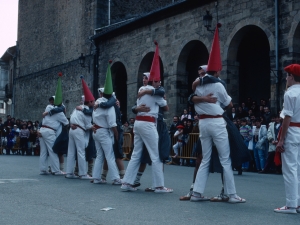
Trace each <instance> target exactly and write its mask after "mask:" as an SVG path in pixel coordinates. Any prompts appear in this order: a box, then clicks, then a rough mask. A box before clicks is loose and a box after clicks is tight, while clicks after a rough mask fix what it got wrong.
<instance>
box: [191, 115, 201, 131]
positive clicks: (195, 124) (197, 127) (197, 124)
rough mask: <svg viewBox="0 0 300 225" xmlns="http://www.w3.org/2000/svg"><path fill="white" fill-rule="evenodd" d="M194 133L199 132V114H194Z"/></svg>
mask: <svg viewBox="0 0 300 225" xmlns="http://www.w3.org/2000/svg"><path fill="white" fill-rule="evenodd" d="M192 133H199V119H198V116H194V122H193V130H192Z"/></svg>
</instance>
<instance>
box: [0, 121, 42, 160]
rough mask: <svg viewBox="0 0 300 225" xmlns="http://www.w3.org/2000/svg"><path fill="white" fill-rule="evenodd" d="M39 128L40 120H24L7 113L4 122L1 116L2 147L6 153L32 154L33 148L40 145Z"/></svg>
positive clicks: (0, 136) (0, 145)
mask: <svg viewBox="0 0 300 225" xmlns="http://www.w3.org/2000/svg"><path fill="white" fill-rule="evenodd" d="M38 129H39V121H35V122H32V121H23V120H20V119H15V118H12V117H11V116H10V115H7V118H6V120H5V121H4V122H3V121H2V118H0V140H1V143H0V147H1V149H2V150H3V148H5V150H6V152H5V153H6V155H10V154H11V153H13V154H22V155H32V154H33V148H34V147H35V148H36V147H38V146H39V139H38V137H37V130H38ZM15 147H17V148H15ZM35 154H37V153H36V152H35Z"/></svg>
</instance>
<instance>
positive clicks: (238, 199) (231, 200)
mask: <svg viewBox="0 0 300 225" xmlns="http://www.w3.org/2000/svg"><path fill="white" fill-rule="evenodd" d="M228 202H229V203H245V202H246V199H244V198H241V197H239V196H236V197H231V198H229V200H228Z"/></svg>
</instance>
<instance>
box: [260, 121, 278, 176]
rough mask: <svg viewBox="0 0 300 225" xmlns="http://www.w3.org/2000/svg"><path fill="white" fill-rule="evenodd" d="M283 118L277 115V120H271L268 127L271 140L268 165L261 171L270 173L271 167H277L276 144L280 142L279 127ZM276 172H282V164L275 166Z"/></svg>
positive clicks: (269, 139)
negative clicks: (275, 157)
mask: <svg viewBox="0 0 300 225" xmlns="http://www.w3.org/2000/svg"><path fill="white" fill-rule="evenodd" d="M281 123H282V121H281V118H280V116H277V117H276V119H275V122H271V123H270V126H269V129H268V134H267V135H268V141H269V152H268V158H267V161H266V165H265V167H264V168H263V170H262V171H261V173H268V172H269V171H270V169H271V168H275V164H274V156H275V149H276V145H277V143H278V141H277V136H278V132H279V129H280V127H281ZM275 170H276V173H278V174H279V173H280V166H279V167H276V168H275Z"/></svg>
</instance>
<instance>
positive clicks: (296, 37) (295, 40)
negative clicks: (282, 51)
mask: <svg viewBox="0 0 300 225" xmlns="http://www.w3.org/2000/svg"><path fill="white" fill-rule="evenodd" d="M299 21H300V12H298V13H297V14H296V15H295V17H294V20H293V22H292V24H291V29H290V32H289V34H288V38H287V39H288V48H289V52H297V53H299V52H300V44H299V43H300V23H299Z"/></svg>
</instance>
